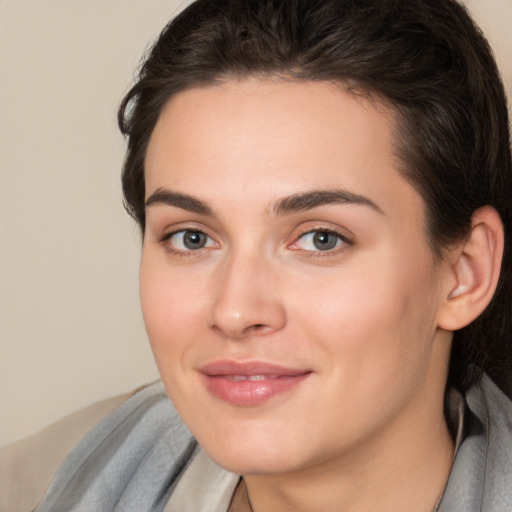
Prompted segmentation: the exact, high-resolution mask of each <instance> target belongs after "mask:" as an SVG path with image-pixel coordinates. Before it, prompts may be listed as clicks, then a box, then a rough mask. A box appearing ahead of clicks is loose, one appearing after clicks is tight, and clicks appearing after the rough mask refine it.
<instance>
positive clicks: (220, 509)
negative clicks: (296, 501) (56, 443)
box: [36, 376, 512, 512]
mask: <svg viewBox="0 0 512 512" xmlns="http://www.w3.org/2000/svg"><path fill="white" fill-rule="evenodd" d="M238 480H239V476H238V475H234V474H232V473H229V472H227V471H225V470H224V469H222V468H220V467H219V466H217V465H216V464H215V463H214V462H213V461H211V460H210V459H209V458H208V456H207V455H206V454H205V453H204V452H203V451H202V450H200V448H199V447H198V445H197V443H196V442H195V440H194V439H193V437H192V435H191V434H190V432H189V431H188V430H187V429H186V428H185V427H184V425H183V423H182V422H181V420H180V419H179V417H178V415H177V413H176V411H175V409H174V407H173V406H172V404H171V402H170V401H169V399H168V398H167V395H166V393H165V391H164V389H163V387H162V385H161V384H160V383H156V384H154V385H151V386H149V387H147V388H145V389H143V390H142V391H140V392H139V393H137V394H136V395H134V396H133V397H132V398H130V399H129V400H127V401H126V402H125V403H123V404H122V405H121V406H120V407H118V408H117V409H115V410H114V411H113V412H112V413H111V414H110V415H109V416H107V418H105V419H104V420H103V421H101V422H100V423H99V424H98V425H97V426H96V427H95V428H94V429H92V430H91V431H90V432H89V434H88V435H87V436H86V437H84V438H83V439H82V441H80V443H78V445H77V446H76V448H75V449H74V450H73V451H72V452H71V454H70V455H69V456H68V458H67V459H66V460H65V461H64V463H63V464H62V466H61V468H60V469H59V471H58V472H57V475H56V477H55V479H54V480H53V482H52V484H51V486H50V488H49V490H48V492H47V493H46V495H45V497H44V498H43V500H42V502H41V503H40V505H39V506H38V507H37V509H36V512H90V511H92V510H94V511H95V512H112V511H116V512H117V511H119V512H162V511H164V512H178V511H179V512H203V511H204V512H226V510H227V509H228V507H229V502H230V500H231V496H232V494H233V491H234V489H235V487H236V484H237V483H238ZM439 511H440V512H510V511H512V403H511V402H510V400H509V399H508V398H507V397H506V396H505V395H504V394H503V393H502V392H501V391H500V390H499V389H498V388H497V387H496V386H495V385H494V384H493V383H492V381H491V380H490V379H489V378H487V377H485V376H484V377H483V379H482V381H481V382H480V383H479V384H478V385H476V386H473V387H472V388H471V389H470V390H469V391H468V393H467V394H466V409H465V413H464V433H463V440H462V442H461V444H460V447H459V449H458V451H457V454H456V456H455V460H454V464H453V468H452V471H451V473H450V477H449V480H448V483H447V486H446V490H445V493H444V495H443V498H442V500H441V504H440V507H439Z"/></svg>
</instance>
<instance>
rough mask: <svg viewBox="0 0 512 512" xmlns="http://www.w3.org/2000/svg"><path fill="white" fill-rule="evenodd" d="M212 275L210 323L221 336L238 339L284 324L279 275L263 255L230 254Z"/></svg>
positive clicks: (280, 326)
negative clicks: (212, 295)
mask: <svg viewBox="0 0 512 512" xmlns="http://www.w3.org/2000/svg"><path fill="white" fill-rule="evenodd" d="M214 279H215V281H216V282H215V284H214V285H213V286H214V289H215V294H214V297H213V301H212V304H211V311H210V318H209V323H210V327H211V328H213V329H214V330H216V331H218V332H220V333H221V334H222V335H223V336H224V337H226V338H230V339H238V340H240V339H244V338H246V337H249V336H262V335H266V334H270V333H272V332H276V331H278V330H280V329H282V328H283V327H284V325H285V324H286V312H285V307H284V304H283V301H282V298H281V296H280V293H279V276H278V275H277V272H276V271H275V270H274V269H273V268H272V265H271V264H270V263H269V262H265V261H264V260H263V258H258V257H250V256H249V255H246V256H243V255H240V256H233V257H232V258H231V259H230V261H225V262H224V263H223V265H222V268H220V269H219V272H218V273H216V275H215V277H214Z"/></svg>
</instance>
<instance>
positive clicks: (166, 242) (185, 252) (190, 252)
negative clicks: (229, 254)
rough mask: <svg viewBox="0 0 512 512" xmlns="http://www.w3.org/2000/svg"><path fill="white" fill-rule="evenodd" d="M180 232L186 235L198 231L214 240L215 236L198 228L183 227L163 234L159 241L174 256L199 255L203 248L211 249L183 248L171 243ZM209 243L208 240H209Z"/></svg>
mask: <svg viewBox="0 0 512 512" xmlns="http://www.w3.org/2000/svg"><path fill="white" fill-rule="evenodd" d="M180 233H183V235H182V236H185V234H186V233H197V234H199V235H203V236H205V237H207V238H208V239H209V240H210V241H214V240H213V238H212V237H211V236H210V235H208V233H206V232H205V231H203V230H202V229H198V228H182V229H178V230H176V231H171V232H170V233H166V234H165V235H163V236H162V237H161V238H160V239H159V240H158V242H159V243H160V244H162V245H163V246H164V247H165V250H166V251H168V252H169V253H170V254H172V255H173V256H179V257H183V258H187V257H191V256H197V253H199V252H200V250H201V249H209V247H206V246H205V247H199V248H198V249H195V250H194V249H189V250H183V249H176V248H175V247H173V245H172V244H171V243H170V240H171V238H172V237H173V236H176V235H178V234H180ZM207 243H208V242H207Z"/></svg>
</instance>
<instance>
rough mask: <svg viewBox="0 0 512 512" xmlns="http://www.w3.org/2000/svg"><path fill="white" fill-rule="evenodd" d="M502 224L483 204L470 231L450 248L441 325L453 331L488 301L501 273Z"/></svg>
mask: <svg viewBox="0 0 512 512" xmlns="http://www.w3.org/2000/svg"><path fill="white" fill-rule="evenodd" d="M503 244H504V234H503V224H502V222H501V218H500V216H499V214H498V212H497V211H496V210H495V209H494V208H492V207H490V206H484V207H482V208H479V209H478V210H476V211H475V213H474V214H473V217H472V222H471V232H470V233H469V236H468V237H467V238H466V239H465V240H464V242H463V243H462V244H461V245H460V246H459V247H457V249H455V250H454V251H453V256H452V261H451V262H450V268H449V271H450V279H449V280H447V281H446V282H447V287H448V288H447V289H445V292H443V293H445V295H446V298H445V299H444V301H443V304H442V306H441V309H440V311H439V317H438V325H439V327H440V328H442V329H445V330H449V331H455V330H458V329H462V328H463V327H465V326H466V325H468V324H470V323H471V322H472V321H473V320H475V319H476V318H477V317H478V316H479V315H480V314H481V313H482V312H483V311H484V310H485V308H486V307H487V305H488V304H489V303H490V301H491V299H492V296H493V295H494V291H495V290H496V286H497V284H498V279H499V275H500V268H501V259H502V255H503Z"/></svg>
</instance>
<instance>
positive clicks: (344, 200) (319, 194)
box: [272, 189, 385, 216]
mask: <svg viewBox="0 0 512 512" xmlns="http://www.w3.org/2000/svg"><path fill="white" fill-rule="evenodd" d="M331 204H356V205H361V206H368V207H370V208H372V209H373V210H375V211H376V212H378V213H380V214H381V215H385V213H384V211H383V210H382V209H381V208H380V207H379V206H378V205H377V204H376V203H374V202H373V201H372V200H371V199H369V198H367V197H365V196H361V195H359V194H354V193H352V192H349V191H348V190H343V189H336V190H314V191H311V192H305V193H298V194H293V195H291V196H288V197H284V198H283V199H280V200H279V201H277V203H276V204H275V205H274V206H273V208H272V213H273V214H274V215H276V216H278V215H279V216H281V215H287V214H290V213H296V212H301V211H306V210H311V209H313V208H317V207H319V206H326V205H331Z"/></svg>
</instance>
